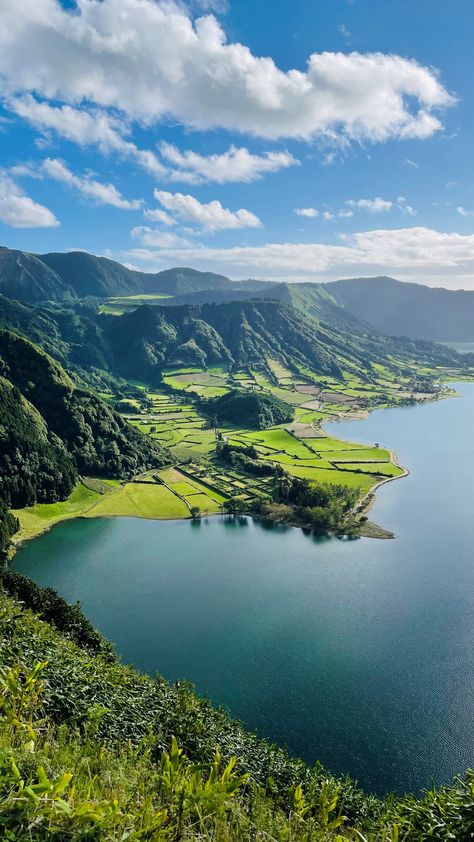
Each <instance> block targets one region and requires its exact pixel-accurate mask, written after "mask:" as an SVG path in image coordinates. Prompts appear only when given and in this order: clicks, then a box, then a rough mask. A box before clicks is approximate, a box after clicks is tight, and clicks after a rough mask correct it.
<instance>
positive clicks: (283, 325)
mask: <svg viewBox="0 0 474 842" xmlns="http://www.w3.org/2000/svg"><path fill="white" fill-rule="evenodd" d="M341 312H343V311H341ZM325 315H327V313H325ZM0 325H1V326H3V327H5V328H8V329H9V330H15V331H17V332H19V333H21V334H22V335H24V336H26V337H28V338H31V339H32V340H33V341H34V342H35V343H37V344H38V345H40V346H41V347H42V348H43V349H44V350H46V351H47V352H48V353H49V354H51V355H52V356H54V357H55V359H57V360H59V361H60V362H61V363H62V364H63V365H64V366H66V367H70V368H76V369H101V370H106V371H109V372H112V373H115V374H120V375H123V376H126V377H134V378H138V379H145V380H146V379H149V380H151V381H157V380H159V379H160V374H161V371H162V369H163V368H166V367H168V366H172V365H199V366H203V367H206V366H209V365H212V364H215V363H224V364H226V365H235V366H242V365H243V366H245V365H249V364H252V363H254V364H255V363H260V362H261V361H262V359H263V358H265V357H267V356H275V355H276V356H277V357H279V358H282V359H283V360H284V361H285V363H286V365H287V366H288V367H290V368H292V369H294V368H295V366H304V367H307V368H309V369H311V370H312V371H314V372H316V373H319V374H326V375H329V376H333V377H336V378H340V377H341V373H342V371H343V370H347V369H349V370H350V369H352V370H357V371H358V372H359V373H363V374H364V375H366V376H370V375H371V372H373V365H374V363H379V364H382V365H384V366H387V367H388V368H389V369H392V368H393V367H394V358H398V359H399V360H403V359H406V360H407V362H410V363H412V362H415V363H419V364H421V365H423V364H428V365H434V364H439V365H455V366H458V365H460V364H461V365H462V364H463V360H462V358H460V357H459V356H458V355H457V354H456V353H455V352H454V351H452V350H450V349H448V348H443V347H442V346H440V345H434V344H432V343H429V342H425V341H416V340H409V339H395V338H389V337H386V336H383V335H381V334H379V333H377V332H376V331H375V330H373V329H371V328H370V327H368V326H367V325H364V324H363V323H360V322H358V321H357V320H355V319H352V320H351V321H350V322H349V323H348V325H349V326H348V325H346V326H345V327H344V325H343V323H342V321H341V320H340V321H339V324H338V323H337V321H336V319H333V320H332V323H330V322H329V323H328V321H327V320H325V319H322V318H321V319H317V318H313V317H311V316H307V315H305V313H304V312H302V310H300V309H296V308H295V307H292V306H290V305H287V304H282V303H279V302H277V301H271V300H268V301H267V300H244V301H231V302H227V303H223V304H203V305H187V306H153V307H152V306H148V305H142V306H140V307H137V309H135V310H132V312H130V313H125V314H124V315H123V316H107V315H100V314H98V313H97V312H96V311H95V309H94V308H93V307H87V306H84V305H76V307H75V310H71V309H70V308H69V309H59V308H54V309H53V308H52V307H32V306H28V305H26V304H21V303H19V302H16V301H11V300H9V299H6V298H4V297H2V296H0Z"/></svg>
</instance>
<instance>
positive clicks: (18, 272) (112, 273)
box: [0, 247, 266, 303]
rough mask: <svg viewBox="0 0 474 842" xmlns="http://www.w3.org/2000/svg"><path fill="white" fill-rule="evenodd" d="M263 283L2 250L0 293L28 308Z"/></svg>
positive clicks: (77, 254) (75, 255)
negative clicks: (38, 305)
mask: <svg viewBox="0 0 474 842" xmlns="http://www.w3.org/2000/svg"><path fill="white" fill-rule="evenodd" d="M262 286H266V284H265V283H264V282H263V281H252V280H248V281H241V282H233V281H231V280H230V279H229V278H227V277H226V276H225V275H217V274H216V273H214V272H200V271H199V270H197V269H191V268H187V267H176V268H173V269H165V270H164V271H162V272H155V273H153V272H140V271H138V270H135V269H129V268H128V267H127V266H123V265H122V264H121V263H118V262H117V261H116V260H111V259H110V258H108V257H101V256H97V255H93V254H89V253H87V252H83V251H71V252H51V253H49V254H30V253H29V252H24V251H20V250H15V249H9V248H6V247H1V248H0V293H1V294H3V295H6V296H7V297H9V298H14V299H17V300H19V301H23V302H25V303H40V302H42V303H44V302H47V301H64V302H70V301H71V300H74V299H76V298H85V297H87V296H93V297H98V298H108V297H111V296H127V295H137V294H140V293H142V294H164V295H173V296H174V295H182V294H184V293H193V292H196V291H197V290H220V289H233V288H234V287H235V288H236V289H237V290H245V291H247V292H249V291H252V290H259V289H260V288H261V287H262Z"/></svg>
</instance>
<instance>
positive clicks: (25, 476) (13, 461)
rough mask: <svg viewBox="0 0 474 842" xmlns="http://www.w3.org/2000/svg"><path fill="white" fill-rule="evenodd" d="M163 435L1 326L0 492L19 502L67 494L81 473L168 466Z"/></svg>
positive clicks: (127, 473) (124, 474) (113, 473)
mask: <svg viewBox="0 0 474 842" xmlns="http://www.w3.org/2000/svg"><path fill="white" fill-rule="evenodd" d="M166 459H167V454H166V452H165V451H164V450H163V448H161V446H160V445H158V444H157V443H156V442H153V441H152V440H151V439H149V438H146V437H145V436H143V435H142V434H141V433H139V432H138V430H136V429H134V428H133V427H131V426H129V425H128V424H127V423H126V422H125V421H124V419H123V418H122V417H121V416H120V415H119V414H118V413H116V412H115V411H114V410H113V409H111V408H110V407H109V406H108V405H107V404H106V403H104V402H103V401H102V400H101V399H100V398H99V397H97V396H96V395H95V394H93V393H92V392H89V391H87V390H86V389H80V388H77V387H76V386H75V385H74V383H73V381H72V380H71V378H70V377H69V375H68V374H67V373H66V372H65V371H64V369H63V368H62V367H61V366H60V365H59V363H57V362H56V361H55V360H53V359H52V358H51V357H49V356H48V355H47V354H45V353H44V352H43V351H42V350H40V349H39V348H37V347H36V346H35V345H33V343H31V342H30V341H28V340H27V339H24V338H23V337H21V336H18V335H16V334H14V333H11V332H10V331H8V330H0V497H1V498H2V500H4V501H5V500H6V501H8V503H10V504H11V505H14V506H25V505H31V504H32V503H35V502H36V501H37V500H38V501H42V502H53V501H56V500H61V499H65V497H67V495H68V494H69V492H70V491H71V489H72V488H73V486H74V484H75V482H76V480H77V476H78V474H79V473H81V474H82V473H84V474H92V475H100V476H110V477H124V478H126V477H129V476H132V475H133V474H135V473H137V472H139V471H141V470H145V469H147V468H151V467H154V466H158V465H162V464H164V463H165V462H166Z"/></svg>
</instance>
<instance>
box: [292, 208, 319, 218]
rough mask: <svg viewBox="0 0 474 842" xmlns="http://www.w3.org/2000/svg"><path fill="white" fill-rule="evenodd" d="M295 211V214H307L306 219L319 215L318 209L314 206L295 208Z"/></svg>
mask: <svg viewBox="0 0 474 842" xmlns="http://www.w3.org/2000/svg"><path fill="white" fill-rule="evenodd" d="M295 213H296V215H297V216H307V217H308V219H314V217H316V216H319V211H317V210H316V208H295Z"/></svg>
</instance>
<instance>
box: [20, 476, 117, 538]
mask: <svg viewBox="0 0 474 842" xmlns="http://www.w3.org/2000/svg"><path fill="white" fill-rule="evenodd" d="M100 499H101V494H100V493H98V492H96V491H92V490H91V489H89V488H86V487H85V486H84V485H82V483H78V484H77V485H76V487H75V488H74V490H73V491H72V493H71V494H70V496H69V497H68V499H67V500H65V501H64V502H63V503H37V504H36V506H30V507H28V508H25V509H14V514H15V515H16V516H17V518H19V521H20V531H19V532H17V534H16V535H15V538H14V540H15V543H17V542H19V541H25V540H28V539H30V538H34V537H35V536H36V535H39V534H40V533H41V532H45V531H46V530H47V529H49V528H50V527H51V526H54V524H55V523H59V522H60V521H62V520H69V519H70V518H74V517H80V516H81V515H83V514H84V513H85V512H86V511H87V510H88V509H90V508H91V506H93V505H94V504H95V503H97V501H98V500H100Z"/></svg>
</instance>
